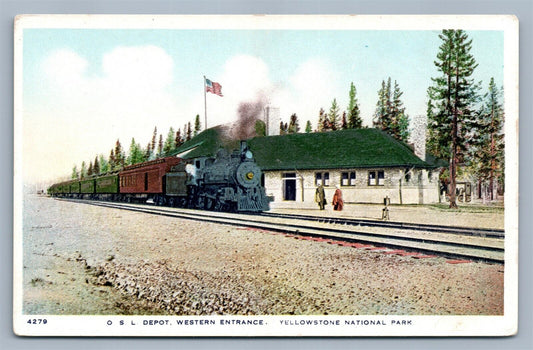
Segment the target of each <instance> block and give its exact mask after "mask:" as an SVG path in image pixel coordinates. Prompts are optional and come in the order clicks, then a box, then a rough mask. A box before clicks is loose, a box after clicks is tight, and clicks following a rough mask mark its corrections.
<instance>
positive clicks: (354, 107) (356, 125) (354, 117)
mask: <svg viewBox="0 0 533 350" xmlns="http://www.w3.org/2000/svg"><path fill="white" fill-rule="evenodd" d="M362 126H363V120H362V119H361V116H360V112H359V104H358V103H357V90H356V89H355V85H354V84H353V82H352V83H351V84H350V93H349V102H348V122H347V125H346V128H348V129H360V128H361V127H362Z"/></svg>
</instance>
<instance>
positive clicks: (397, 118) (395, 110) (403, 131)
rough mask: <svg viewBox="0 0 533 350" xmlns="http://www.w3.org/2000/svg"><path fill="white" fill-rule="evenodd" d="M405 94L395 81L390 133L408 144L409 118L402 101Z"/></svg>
mask: <svg viewBox="0 0 533 350" xmlns="http://www.w3.org/2000/svg"><path fill="white" fill-rule="evenodd" d="M402 95H403V92H402V91H401V90H400V86H399V85H398V83H397V82H396V80H395V81H394V92H393V97H392V101H391V103H390V110H389V123H390V124H389V133H390V134H391V135H392V136H394V137H395V138H396V139H398V140H400V141H404V142H407V140H408V139H409V116H408V115H407V114H405V107H404V106H403V102H402V100H401V99H400V97H402Z"/></svg>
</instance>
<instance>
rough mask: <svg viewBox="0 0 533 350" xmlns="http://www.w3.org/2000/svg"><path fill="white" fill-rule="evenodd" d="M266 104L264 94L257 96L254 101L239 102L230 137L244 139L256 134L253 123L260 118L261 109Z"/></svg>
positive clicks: (261, 114)
mask: <svg viewBox="0 0 533 350" xmlns="http://www.w3.org/2000/svg"><path fill="white" fill-rule="evenodd" d="M266 105H267V98H266V97H265V96H262V95H260V96H258V97H257V99H256V100H255V101H254V102H241V103H240V104H239V108H238V109H237V113H238V119H237V121H236V122H235V124H234V125H233V127H232V130H231V133H232V138H233V139H237V140H246V139H249V138H252V137H254V136H256V133H255V124H256V122H257V120H260V119H262V116H263V110H264V108H265V106H266Z"/></svg>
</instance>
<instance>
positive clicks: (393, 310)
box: [22, 196, 504, 315]
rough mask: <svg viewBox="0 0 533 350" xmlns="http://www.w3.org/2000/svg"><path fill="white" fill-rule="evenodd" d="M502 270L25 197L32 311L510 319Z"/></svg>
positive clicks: (26, 309) (27, 307) (26, 276)
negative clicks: (506, 315) (506, 314)
mask: <svg viewBox="0 0 533 350" xmlns="http://www.w3.org/2000/svg"><path fill="white" fill-rule="evenodd" d="M503 271H504V266H503V265H491V264H484V263H474V262H469V263H459V264H451V263H450V261H448V260H446V259H444V258H427V259H414V258H412V257H408V256H397V255H392V254H384V253H383V252H380V251H378V250H376V251H372V250H364V249H355V248H352V247H343V246H337V245H331V244H327V243H324V242H314V241H305V240H298V239H294V238H290V237H286V236H285V235H283V234H279V233H273V232H267V231H262V230H248V229H242V228H236V227H232V226H226V225H215V224H207V223H203V222H197V221H190V220H179V219H175V218H168V217H163V216H156V215H151V214H143V213H136V212H129V211H122V210H117V209H110V208H102V207H96V206H91V205H87V204H80V203H73V202H66V201H59V200H54V199H51V198H47V197H38V196H27V197H26V198H25V201H24V219H23V281H22V283H23V313H26V314H56V315H72V314H75V315H78V314H79V315H84V314H95V315H99V314H124V315H136V314H143V315H151V314H153V315H156V314H165V315H502V314H503V279H504V273H503Z"/></svg>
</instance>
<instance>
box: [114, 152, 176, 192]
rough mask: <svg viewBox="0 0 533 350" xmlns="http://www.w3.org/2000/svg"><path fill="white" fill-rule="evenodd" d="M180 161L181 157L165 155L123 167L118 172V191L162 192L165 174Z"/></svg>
mask: <svg viewBox="0 0 533 350" xmlns="http://www.w3.org/2000/svg"><path fill="white" fill-rule="evenodd" d="M182 161H183V160H182V159H181V158H177V157H166V158H161V159H156V160H152V161H148V162H144V163H140V164H135V165H130V166H127V167H125V168H124V169H123V170H122V171H121V172H119V174H118V176H119V181H120V193H123V194H125V193H135V194H141V195H142V194H146V195H148V194H163V193H164V191H165V174H166V173H167V172H169V171H170V168H171V167H173V166H174V165H176V164H179V163H181V162H182Z"/></svg>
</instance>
